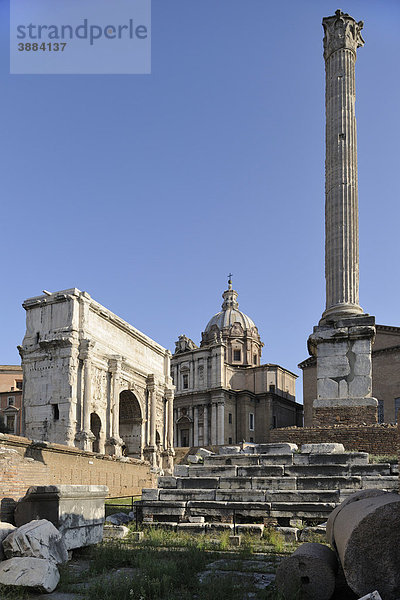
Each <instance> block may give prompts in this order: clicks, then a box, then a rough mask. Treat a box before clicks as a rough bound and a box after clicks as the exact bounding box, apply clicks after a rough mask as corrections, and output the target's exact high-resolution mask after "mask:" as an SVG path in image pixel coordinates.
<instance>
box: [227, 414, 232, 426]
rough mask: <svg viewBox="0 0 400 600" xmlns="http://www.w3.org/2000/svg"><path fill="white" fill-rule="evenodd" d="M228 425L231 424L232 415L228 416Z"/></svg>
mask: <svg viewBox="0 0 400 600" xmlns="http://www.w3.org/2000/svg"><path fill="white" fill-rule="evenodd" d="M228 423H230V424H232V413H229V414H228Z"/></svg>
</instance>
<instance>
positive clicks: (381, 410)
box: [378, 400, 385, 423]
mask: <svg viewBox="0 0 400 600" xmlns="http://www.w3.org/2000/svg"><path fill="white" fill-rule="evenodd" d="M384 417H385V415H384V408H383V400H378V423H384Z"/></svg>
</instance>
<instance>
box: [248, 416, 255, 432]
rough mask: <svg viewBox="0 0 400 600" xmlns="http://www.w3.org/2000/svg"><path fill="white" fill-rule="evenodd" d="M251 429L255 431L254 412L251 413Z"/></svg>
mask: <svg viewBox="0 0 400 600" xmlns="http://www.w3.org/2000/svg"><path fill="white" fill-rule="evenodd" d="M249 429H250V431H254V413H249Z"/></svg>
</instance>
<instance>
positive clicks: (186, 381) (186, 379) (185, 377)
mask: <svg viewBox="0 0 400 600" xmlns="http://www.w3.org/2000/svg"><path fill="white" fill-rule="evenodd" d="M182 387H183V389H184V390H187V389H188V387H189V375H183V376H182Z"/></svg>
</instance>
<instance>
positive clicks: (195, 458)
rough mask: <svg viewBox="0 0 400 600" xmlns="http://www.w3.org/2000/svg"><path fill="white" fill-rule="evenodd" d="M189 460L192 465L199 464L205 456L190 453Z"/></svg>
mask: <svg viewBox="0 0 400 600" xmlns="http://www.w3.org/2000/svg"><path fill="white" fill-rule="evenodd" d="M188 462H189V463H190V464H191V465H197V464H199V463H202V462H203V457H202V456H198V455H197V454H189V456H188Z"/></svg>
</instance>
